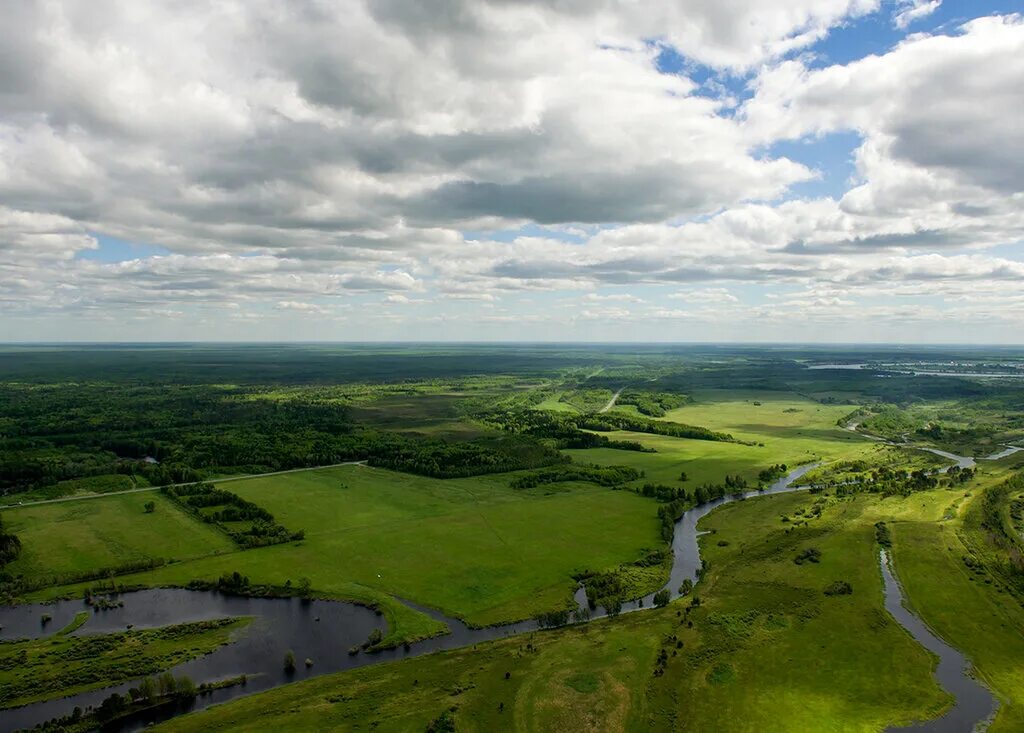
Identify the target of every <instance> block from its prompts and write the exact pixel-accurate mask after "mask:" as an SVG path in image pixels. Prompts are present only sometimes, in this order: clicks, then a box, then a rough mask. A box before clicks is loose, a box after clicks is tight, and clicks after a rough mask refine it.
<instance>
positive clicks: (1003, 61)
mask: <svg viewBox="0 0 1024 733" xmlns="http://www.w3.org/2000/svg"><path fill="white" fill-rule="evenodd" d="M938 6H939V2H938V0H932V1H931V2H928V1H922V0H901V2H899V3H897V4H896V6H895V12H894V15H893V22H894V23H895V24H896V25H897V27H899V28H906V27H908V25H909V24H910V23H912V22H913V21H915V20H917V19H919V18H922V17H924V16H925V15H927V14H929V13H931V12H934V10H935V9H936V8H937V7H938ZM888 7H890V8H891V7H892V6H888ZM878 12H882V11H881V3H880V2H879V1H878V0H760V1H759V2H754V1H753V0H714V1H712V0H687V1H686V2H657V3H655V2H626V1H624V0H621V1H620V0H601V1H600V2H583V1H582V0H579V1H577V0H566V1H564V2H558V3H548V2H531V1H524V2H507V1H505V0H486V1H481V0H474V2H469V0H436V1H431V2H425V3H406V2H395V1H393V0H378V1H377V2H367V1H365V0H343V1H342V2H332V3H328V2H320V1H319V0H303V1H302V2H295V3H285V4H282V3H279V2H270V0H249V1H247V2H240V1H239V2H225V3H218V4H216V5H204V4H200V5H193V6H189V7H187V9H183V8H182V6H181V5H180V4H178V3H170V2H147V3H128V4H126V3H119V2H114V1H113V0H97V2H94V3H89V4H88V5H84V4H81V3H74V2H60V1H55V2H41V1H40V2H34V1H33V0H18V2H15V3H12V4H11V6H10V7H9V8H5V22H4V23H3V24H0V49H3V51H2V52H0V201H3V205H2V206H0V308H2V309H3V311H4V313H5V314H13V315H17V316H18V317H19V318H32V317H38V318H41V319H51V321H50V322H56V319H59V318H60V317H61V316H62V315H67V316H74V317H77V316H79V315H81V314H93V315H95V316H96V317H100V315H102V314H103V313H109V312H111V311H117V312H119V313H127V312H128V311H132V312H134V313H135V314H136V316H137V317H138V318H141V319H146V318H149V319H151V322H153V323H159V322H161V319H163V320H174V319H181V320H188V318H189V316H190V314H191V313H192V310H194V309H196V308H200V309H201V308H209V309H219V310H223V311H224V312H228V311H230V312H232V313H235V314H237V317H238V318H239V319H250V318H251V320H252V322H253V323H258V322H259V318H258V313H259V312H260V310H259V309H262V311H263V312H273V313H274V314H276V316H275V317H277V318H280V319H285V318H286V317H287V316H288V315H289V314H292V315H295V316H296V317H297V316H299V315H301V314H303V313H307V314H316V315H320V314H324V313H327V312H331V309H332V308H333V307H334V306H333V305H325V303H338V302H344V300H345V299H363V300H365V301H368V302H386V303H391V304H403V303H405V304H409V303H413V302H416V303H417V304H419V307H417V308H416V309H412V308H405V309H394V308H393V309H384V310H391V311H394V312H401V313H402V314H406V313H408V315H409V318H423V319H427V318H430V319H433V320H434V321H435V322H439V323H443V322H444V321H445V320H446V319H448V320H449V321H450V322H453V323H454V322H456V321H457V319H458V317H459V316H461V315H466V316H474V315H478V314H477V312H476V310H477V309H479V308H481V305H482V304H493V305H496V304H498V303H499V302H501V301H507V300H509V299H514V298H518V297H520V296H521V295H522V294H523V293H530V292H539V291H551V290H554V291H563V292H564V293H565V298H564V301H563V302H565V303H570V304H573V305H574V306H575V307H580V308H583V309H585V311H586V312H587V313H589V314H591V315H593V316H594V318H592V319H591V320H601V317H600V316H599V315H598V314H604V316H603V317H604V318H605V319H606V320H616V321H626V320H628V319H629V318H631V317H636V316H637V315H638V314H643V313H646V314H648V315H650V314H654V313H660V314H661V315H659V316H657V317H658V318H662V319H669V318H679V319H683V318H686V319H691V320H692V319H700V318H703V317H704V315H702V311H701V304H702V303H708V302H714V303H716V304H717V306H718V307H719V308H720V309H721V308H726V307H733V306H735V307H736V308H737V311H739V310H741V309H742V307H743V306H748V305H750V304H749V303H748V302H747V300H748V297H747V295H745V294H741V293H748V292H749V290H748V289H741V288H733V287H732V285H731V284H735V283H752V284H757V285H759V286H762V287H764V288H788V287H792V288H800V289H802V290H801V292H806V291H810V290H813V289H815V288H818V289H822V288H825V289H828V292H824V291H822V292H818V293H817V294H816V295H813V296H811V295H808V296H806V297H801V298H797V299H795V300H790V301H788V306H787V307H789V308H790V310H791V311H794V310H799V309H800V308H806V309H808V312H810V311H812V310H815V309H817V311H820V310H822V309H826V308H840V307H844V306H845V304H846V303H847V302H848V300H849V299H850V298H858V297H865V298H866V297H870V294H871V293H872V292H873V291H872V287H874V286H875V285H877V284H878V283H891V284H892V288H891V292H903V293H904V294H905V295H904V296H903V297H905V298H908V299H910V298H917V297H920V298H928V297H935V296H936V295H941V293H943V292H948V293H958V292H961V291H960V290H958V288H960V287H962V284H963V283H966V282H982V281H986V282H990V283H1012V282H1018V281H1019V279H1020V278H1021V274H1022V273H1021V270H1020V264H1019V261H1018V260H1016V259H1013V257H1012V256H995V255H993V254H992V253H990V252H988V251H987V250H989V249H991V248H993V247H997V246H1001V245H1013V244H1014V243H1017V242H1020V241H1021V240H1022V238H1024V206H1022V205H1021V204H1022V203H1024V177H1022V176H1024V128H1022V127H1021V125H1020V124H1019V122H1018V118H1019V106H1020V99H1019V97H1020V95H1019V91H1018V90H1019V89H1020V88H1021V87H1022V85H1024V61H1022V59H1024V20H1022V19H1021V18H1020V17H1019V16H1015V15H1007V16H993V17H981V18H976V19H974V20H970V21H968V22H966V23H965V24H963V25H962V27H960V28H957V29H953V30H951V31H949V32H946V33H942V34H938V33H936V34H932V35H922V34H917V35H910V36H907V37H906V38H904V39H903V40H902V41H900V42H899V43H898V44H897V45H896V46H894V47H893V48H891V49H889V50H887V51H883V52H879V53H878V54H877V55H869V56H865V57H864V58H861V59H857V60H854V61H851V62H850V63H846V64H842V65H833V66H825V67H818V66H815V65H813V64H812V61H811V58H812V54H806V55H805V54H804V53H803V51H805V50H806V49H809V48H811V47H812V46H813V44H814V43H815V42H816V41H818V40H820V39H822V38H824V37H825V36H826V35H827V34H828V33H829V32H832V31H835V30H836V29H837V28H838V27H840V26H842V25H843V24H846V23H848V22H850V21H852V20H855V19H857V18H860V17H862V16H864V15H866V14H869V13H878ZM99 18H102V22H98V20H97V19H99ZM666 51H672V52H673V53H675V54H676V55H678V56H679V57H680V58H682V59H683V60H684V62H685V63H684V66H683V70H682V71H677V72H675V73H664V72H663V70H662V69H661V68H659V64H660V61H661V55H662V54H663V53H665V52H666ZM812 53H813V52H812ZM744 87H746V88H747V91H748V92H749V94H747V95H743V94H740V92H739V90H741V89H743V88H744ZM716 90H717V91H716ZM743 96H749V97H750V98H749V99H747V101H745V102H743V103H742V104H741V105H740V106H739V107H738V108H737V107H736V99H737V98H742V97H743ZM843 130H853V131H855V132H856V133H857V134H858V135H859V136H860V138H861V142H860V144H859V145H858V147H857V149H856V151H855V152H854V165H855V171H856V173H855V181H854V183H853V184H851V186H850V187H849V190H847V191H846V192H845V193H844V194H843V195H842V196H839V197H825V196H820V197H817V198H815V197H806V198H794V197H793V196H792V195H791V191H792V187H793V186H794V185H795V184H798V183H806V182H808V181H811V180H813V178H814V176H815V175H816V173H815V172H814V171H812V170H811V169H810V168H809V167H808V166H807V165H804V164H802V163H800V162H798V161H795V160H790V159H788V158H786V157H784V156H781V155H777V154H773V153H772V152H771V150H772V147H771V146H772V143H774V142H776V141H779V140H790V139H803V138H815V137H820V136H823V135H827V134H829V133H831V132H835V131H843ZM517 229H518V230H520V234H519V235H518V236H516V235H512V236H508V235H507V234H506V235H503V236H494V237H493V238H492V237H489V236H488V234H487V232H488V231H491V230H503V231H505V232H508V231H515V230H517ZM468 232H473V234H472V236H466V235H465V234H464V233H468ZM106 237H116V238H118V239H121V240H125V241H130V242H140V243H145V244H148V245H150V246H151V247H150V248H151V249H152V248H158V251H160V252H162V253H165V254H159V255H139V256H134V257H130V258H128V259H125V257H124V256H123V255H122V256H121V257H114V258H110V257H107V256H106V255H107V252H106V250H105V249H104V246H103V245H102V244H101V243H102V242H103V241H104V240H105V239H106ZM111 260H114V261H111ZM117 260H121V261H117ZM598 290H599V292H597V291H598ZM1000 292H1002V291H1000ZM858 293H859V295H858ZM433 294H437V295H438V296H439V297H437V298H436V299H433V298H431V297H430V296H431V295H433ZM413 295H419V296H420V297H419V298H417V299H415V300H414V299H413V297H411V296H413ZM1007 297H1009V295H1007ZM679 302H682V303H685V304H686V309H685V310H683V309H676V308H674V307H672V306H673V305H678V304H679ZM779 303H782V301H779ZM428 304H429V305H430V306H431V307H432V308H434V310H433V311H431V312H429V313H428V312H427V311H428V310H429V308H428V307H427V306H428ZM636 306H644V307H643V308H640V307H636ZM691 306H692V308H691ZM509 307H512V306H509ZM929 307H931V306H929ZM515 308H517V309H518V310H517V311H516V312H496V313H491V314H489V315H488V316H487V317H488V318H489V319H491V320H490V321H489V322H490V323H493V324H499V323H516V322H517V319H518V322H520V323H534V322H545V319H547V321H548V322H555V321H556V320H558V318H557V317H556V314H553V313H551V312H549V311H545V310H544V309H543V307H542V306H536V305H531V304H529V303H526V302H525V301H517V304H516V305H515ZM531 309H533V310H531ZM817 311H816V312H817ZM581 312H582V311H581ZM921 312H922V313H923V312H925V311H921ZM182 313H184V314H185V316H180V315H175V314H182ZM253 313H257V317H252V316H253ZM780 313H781V311H780ZM378 316H379V317H380V318H382V319H383V318H386V317H387V318H391V317H392V315H388V314H385V313H381V314H374V313H372V312H370V313H369V315H368V316H367V317H368V318H373V317H378ZM533 319H536V320H533ZM471 320H472V318H471ZM476 320H479V319H476ZM560 322H566V323H567V322H569V321H568V320H567V319H561V321H560ZM25 323H29V325H28V326H26V327H25V330H24V331H17V332H16V333H14V332H12V333H13V334H14V335H21V334H24V333H29V332H31V323H30V322H29V321H25ZM474 333H475V334H476V335H478V336H483V335H486V334H483V333H480V332H474Z"/></svg>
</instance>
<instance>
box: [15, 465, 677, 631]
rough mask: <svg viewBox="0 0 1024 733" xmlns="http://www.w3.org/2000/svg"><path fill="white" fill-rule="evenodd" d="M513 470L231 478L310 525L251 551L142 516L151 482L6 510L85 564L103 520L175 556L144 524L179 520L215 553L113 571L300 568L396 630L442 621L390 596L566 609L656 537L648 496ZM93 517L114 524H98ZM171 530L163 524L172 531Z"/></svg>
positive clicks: (528, 613) (166, 506) (492, 610)
mask: <svg viewBox="0 0 1024 733" xmlns="http://www.w3.org/2000/svg"><path fill="white" fill-rule="evenodd" d="M509 480H510V479H509V477H508V476H506V475H502V476H495V477H478V478H471V479H456V480H437V479H430V478H424V477H419V476H412V475H409V474H403V473H396V472H393V471H385V470H382V469H375V468H369V467H366V466H342V467H338V468H332V469H323V470H313V471H304V472H298V473H292V474H286V475H280V476H269V477H266V478H254V479H247V480H240V481H232V482H231V483H228V484H225V487H226V488H229V489H230V490H231V491H232V492H234V493H236V494H238V495H239V496H241V497H242V498H244V499H246V500H248V501H252V502H254V503H256V504H258V505H260V506H262V507H264V508H266V509H268V510H269V511H271V512H272V513H273V514H274V516H275V517H276V518H277V519H278V521H280V522H282V523H284V524H286V525H287V526H289V527H291V528H296V529H299V528H301V529H303V530H305V533H306V534H305V539H304V540H303V541H301V542H292V543H286V544H283V545H275V546H272V547H263V548H258V549H254V550H246V551H239V550H237V549H233V550H232V548H231V546H230V543H229V542H228V541H227V540H226V539H225V538H224V537H223V536H221V535H219V534H217V533H216V531H215V530H213V529H210V528H209V525H204V524H202V523H200V522H198V521H196V520H195V519H193V518H191V517H189V516H187V515H185V514H184V513H182V512H180V511H179V510H177V509H176V508H175V507H174V506H173V505H171V504H170V503H169V502H166V501H161V503H160V506H159V507H158V509H157V511H156V512H154V513H153V514H144V513H143V510H142V504H143V503H144V501H147V500H149V499H150V498H152V497H154V496H158V494H156V493H155V492H146V493H144V494H128V495H121V496H111V497H100V498H95V499H89V500H83V501H74V502H64V503H60V504H50V505H43V506H39V507H21V508H19V509H16V510H9V511H7V512H5V517H7V516H8V515H11V516H12V517H15V519H13V520H11V519H8V520H5V521H9V522H11V526H18V527H19V529H20V530H21V532H22V533H23V535H24V536H25V537H26V538H28V539H27V541H26V546H28V547H30V548H31V547H37V548H39V551H40V553H41V552H42V548H44V547H46V546H47V543H44V542H43V541H42V540H41V535H40V539H38V540H37V539H36V538H35V536H34V534H33V533H34V532H38V533H45V532H53V531H54V527H55V526H57V527H59V529H60V531H61V532H63V533H65V534H67V535H68V536H69V537H71V538H75V537H78V536H80V535H82V536H85V537H87V538H88V540H89V542H90V543H93V544H95V545H96V547H97V548H98V549H97V551H96V552H95V553H93V554H92V555H89V554H85V553H82V554H79V553H77V552H76V551H75V549H74V547H75V546H74V544H71V545H69V549H68V551H67V553H66V556H65V555H64V554H62V555H61V556H59V558H58V560H59V562H60V563H63V564H66V565H70V564H71V563H72V562H73V563H74V568H75V569H76V570H89V569H98V568H101V567H105V566H107V565H109V564H110V563H111V562H112V561H113V560H115V559H118V558H115V557H113V556H110V555H108V554H104V553H103V552H101V551H100V550H101V549H102V548H104V547H107V546H108V545H113V546H114V547H117V546H118V544H115V543H109V542H108V543H105V542H104V541H103V540H102V537H98V536H97V533H101V531H108V530H102V528H103V527H107V526H115V527H120V526H123V527H125V531H126V532H127V533H128V536H130V537H132V538H133V542H135V543H137V544H136V545H135V546H137V547H139V548H143V547H147V546H148V547H149V556H150V557H167V556H171V557H173V554H172V553H171V552H170V549H177V548H178V545H177V544H175V545H173V546H172V547H171V548H167V547H165V546H164V545H161V544H159V543H156V542H152V541H151V538H150V537H149V535H148V533H147V532H146V531H143V530H142V529H141V528H145V526H146V525H145V522H147V521H149V520H151V519H154V518H156V517H158V516H159V517H163V518H164V521H172V520H171V519H169V518H171V517H173V522H175V523H181V524H182V526H184V527H185V528H187V529H189V530H191V531H192V532H194V533H196V534H197V536H199V537H209V538H210V544H209V550H210V551H209V553H208V554H207V555H206V556H204V557H198V558H194V559H190V560H188V561H185V562H179V563H174V564H170V565H167V566H164V567H161V568H158V569H156V570H152V571H148V572H144V573H136V574H131V575H126V576H123V577H122V578H120V580H122V581H123V582H125V583H127V584H136V583H138V584H145V585H162V584H172V585H183V584H186V583H188V582H189V581H190V580H194V579H206V580H215V579H216V578H218V577H219V576H220V575H222V574H224V573H231V572H233V571H236V570H237V571H239V572H241V573H242V574H244V575H248V576H249V577H250V578H251V580H252V582H253V583H260V584H269V585H276V586H283V585H284V584H285V583H286V581H289V580H290V581H292V583H296V582H298V581H299V580H300V579H301V578H304V577H305V578H308V579H309V580H310V581H311V586H312V588H313V589H314V590H315V591H316V593H317V594H318V595H323V596H325V597H335V598H341V599H353V600H357V601H364V602H370V603H383V604H384V605H385V611H386V612H387V613H389V621H391V622H392V623H393V629H392V634H397V636H396V637H395V638H396V639H404V638H420V637H423V636H429V635H432V634H433V633H437V631H439V630H441V627H440V625H439V624H437V622H434V621H432V620H430V619H429V618H427V617H426V616H424V615H422V614H419V613H417V612H415V611H412V610H411V609H408V608H406V607H404V606H401V604H399V603H397V602H395V601H394V600H389V597H392V596H398V597H399V598H408V599H410V600H413V601H416V602H418V603H421V604H424V605H428V606H432V607H436V608H438V609H440V610H442V611H444V612H445V613H447V614H449V615H455V616H460V617H462V618H464V619H466V620H467V621H468V622H470V623H474V624H478V625H488V624H493V623H499V622H504V621H511V620H517V619H522V618H529V617H532V616H534V615H536V614H538V613H541V612H543V611H549V610H553V609H559V608H563V607H565V604H566V603H567V602H568V601H569V600H570V598H571V595H572V592H573V590H574V588H575V581H574V580H573V579H572V576H573V575H574V574H575V573H578V572H581V571H584V570H596V571H600V570H606V569H610V568H613V567H615V566H617V565H619V564H621V563H628V562H632V561H633V560H636V559H637V558H638V557H640V556H641V555H642V554H643V552H644V551H645V550H648V549H651V548H656V547H660V546H661V540H660V538H659V535H658V522H657V517H656V515H655V510H656V504H654V503H653V502H651V501H650V500H649V499H644V498H641V497H638V496H636V495H635V494H633V493H632V492H625V491H613V490H610V489H607V488H602V487H598V486H594V485H591V484H560V485H557V486H546V487H538V488H536V489H526V490H514V489H511V488H509V487H508V481H509ZM143 497H145V498H143ZM97 513H99V515H101V516H103V517H104V518H106V517H108V516H109V517H110V520H109V521H107V520H106V519H105V520H104V522H97V521H96V516H97ZM55 518H62V521H61V522H60V523H57V522H56V519H55ZM163 526H165V525H163ZM173 537H174V535H173V534H169V535H168V541H172V540H173ZM187 541H189V540H187V539H186V542H187ZM83 542H84V541H83ZM147 543H149V544H148V545H147ZM120 544H122V545H123V544H124V543H120ZM200 547H202V545H201V544H200V543H198V542H195V543H193V548H200ZM228 550H231V551H228ZM164 553H166V554H164ZM34 557H36V556H35V555H34V554H33V553H32V552H31V551H29V552H27V553H26V558H25V559H24V560H22V559H19V560H18V563H23V562H24V563H25V565H24V567H25V569H26V571H36V569H37V568H38V567H41V566H40V565H39V564H38V563H41V562H42V558H40V559H39V560H38V561H37V560H34V559H33V558H34ZM46 562H47V563H48V564H47V566H46V567H52V566H53V565H54V563H53V561H52V560H47V561H46ZM32 563H36V564H32ZM15 567H16V568H17V566H15ZM68 590H69V589H67V588H65V589H59V591H58V592H67V591H68ZM39 595H45V593H43V594H37V597H38V596H39Z"/></svg>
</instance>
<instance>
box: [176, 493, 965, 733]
mask: <svg viewBox="0 0 1024 733" xmlns="http://www.w3.org/2000/svg"><path fill="white" fill-rule="evenodd" d="M950 493H951V492H949V491H945V490H941V491H934V492H928V493H927V494H922V495H915V496H912V497H909V498H906V499H902V498H896V499H884V500H883V499H879V498H876V497H856V498H851V499H843V500H837V499H834V498H832V499H829V500H828V504H827V508H826V509H825V511H824V513H823V515H822V517H821V518H820V519H817V520H814V521H812V522H810V523H808V524H807V525H804V526H801V527H799V528H798V529H795V530H793V531H791V532H787V531H786V528H787V527H788V526H790V525H787V524H785V523H782V522H781V521H780V517H781V516H783V515H790V516H795V515H796V512H797V510H799V509H806V508H807V507H810V506H811V505H812V504H813V502H814V501H816V497H815V496H813V495H809V494H805V493H799V494H788V495H779V496H774V497H764V498H760V499H756V500H750V501H747V502H741V503H735V504H731V505H728V506H726V507H724V508H723V509H721V510H718V511H716V512H714V513H713V514H711V515H710V516H708V517H707V518H706V519H705V520H704V522H703V523H702V529H705V530H708V531H709V532H712V534H708V535H705V536H704V538H703V541H702V546H703V551H704V553H705V556H706V557H707V559H708V561H709V567H710V568H711V570H710V572H709V574H708V575H707V577H706V578H705V579H704V580H703V581H702V582H701V584H699V585H698V588H697V593H698V594H699V596H700V598H701V599H702V603H701V605H700V606H699V607H697V608H696V609H694V610H691V611H687V610H686V609H687V608H688V606H689V605H690V600H689V599H681V600H679V601H677V602H675V603H672V604H670V605H669V606H668V607H667V608H666V609H663V610H652V611H647V612H643V613H634V614H626V615H623V616H621V617H619V618H616V619H611V620H601V621H597V622H593V623H591V624H588V625H585V626H581V627H570V628H565V629H558V630H553V631H547V632H538V633H536V634H530V635H527V636H523V637H516V638H513V639H507V640H502V641H496V642H489V643H486V644H480V645H477V646H475V647H473V648H468V649H461V650H456V651H452V652H445V653H440V654H434V655H429V656H427V657H423V658H418V659H413V660H409V661H406V662H402V663H400V664H387V665H380V666H376V667H372V668H366V669H361V670H356V671H353V672H348V673H343V674H339V675H331V676H328V677H324V678H320V679H315V680H311V681H308V682H302V683H298V684H295V685H289V686H286V687H283V688H279V689H276V690H273V691H271V692H268V693H266V694H263V695H260V696H258V697H256V698H253V699H250V700H239V701H235V702H232V703H229V704H227V705H223V706H218V707H216V708H213V709H211V710H207V711H204V712H202V713H199V714H197V715H193V716H187V717H185V718H181V719H178V720H175V721H172V722H170V723H167V724H165V725H163V726H161V727H160V730H166V731H173V732H179V733H181V732H187V731H199V730H202V731H207V730H210V731H242V730H248V729H251V727H252V726H254V725H255V726H257V727H265V728H271V727H277V728H282V729H294V730H299V729H301V730H306V729H310V730H316V729H322V730H328V729H329V730H362V729H365V728H367V727H370V728H374V729H379V730H423V729H424V728H425V727H426V726H427V725H428V723H429V722H430V721H431V720H433V719H435V718H436V717H437V716H439V715H440V714H441V713H443V712H444V711H445V710H446V709H449V708H454V709H455V714H454V717H455V720H456V723H457V729H458V730H461V731H481V732H483V731H493V730H504V729H514V730H522V731H550V730H588V731H619V730H650V731H669V730H684V731H689V730H693V731H751V732H753V731H805V730H815V731H819V730H821V731H858V732H860V731H864V732H867V731H878V730H882V729H884V728H885V727H887V726H889V725H897V724H906V723H909V722H911V721H913V720H919V719H924V718H928V717H933V716H935V715H937V714H939V713H941V711H942V710H943V709H945V707H946V706H948V704H949V702H950V700H949V697H948V695H946V694H945V693H944V692H943V691H942V690H940V689H939V687H938V686H937V685H936V683H935V681H934V679H933V678H932V676H931V670H932V667H933V664H934V660H933V658H932V657H931V656H930V655H929V654H928V653H927V652H926V651H925V650H924V649H923V648H921V647H920V646H919V645H918V644H917V643H916V642H915V641H914V640H913V639H912V638H911V637H910V636H909V634H907V632H906V631H904V630H903V628H902V627H900V626H899V625H898V624H897V623H896V622H895V621H893V620H892V619H891V618H890V617H889V616H888V615H887V614H886V612H885V610H884V607H883V598H882V581H881V576H880V573H879V571H878V550H877V545H876V544H875V541H874V530H873V523H874V522H875V521H877V519H878V518H880V517H884V518H887V519H889V520H893V519H904V520H908V519H910V518H917V519H919V520H921V521H939V518H940V517H941V516H942V515H943V511H944V507H945V506H946V505H947V504H948V502H949V501H950V499H951V496H950ZM721 542H726V543H728V544H720V543H721ZM809 545H813V546H815V547H817V548H819V549H820V551H821V559H820V562H819V563H817V564H805V565H797V564H795V563H794V562H793V558H794V556H795V555H796V554H797V553H798V552H799V551H800V550H801V549H803V548H805V547H807V546H809ZM839 579H842V580H846V581H847V582H850V583H851V585H852V586H853V588H854V592H853V594H852V595H849V596H836V597H829V596H826V595H824V594H823V593H822V589H823V588H824V587H826V586H827V585H828V584H830V583H831V582H833V581H835V580H839ZM690 621H693V625H692V627H691V626H690V625H689V622H690ZM662 652H664V655H665V656H664V660H665V661H663V662H660V661H659V655H660V654H661V653H662ZM659 668H662V669H663V670H664V671H663V672H660V673H659V672H657V670H658V669H659ZM506 673H508V678H507V679H506V676H505V675H506Z"/></svg>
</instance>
